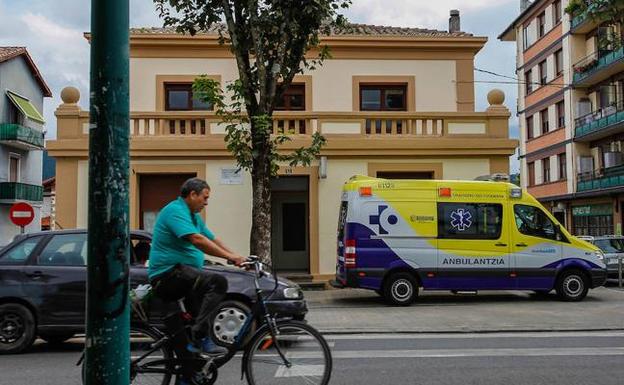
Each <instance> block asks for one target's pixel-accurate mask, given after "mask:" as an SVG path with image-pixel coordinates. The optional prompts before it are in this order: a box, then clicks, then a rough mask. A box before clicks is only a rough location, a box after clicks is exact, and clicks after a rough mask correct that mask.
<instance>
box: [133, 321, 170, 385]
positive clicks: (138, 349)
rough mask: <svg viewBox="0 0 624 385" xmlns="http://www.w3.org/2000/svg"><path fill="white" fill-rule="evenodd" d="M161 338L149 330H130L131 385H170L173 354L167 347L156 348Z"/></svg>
mask: <svg viewBox="0 0 624 385" xmlns="http://www.w3.org/2000/svg"><path fill="white" fill-rule="evenodd" d="M159 339H160V336H159V335H158V334H156V333H155V332H153V331H152V330H149V329H144V328H135V327H133V328H131V330H130V383H131V384H132V385H169V384H170V382H171V374H172V370H173V368H172V364H171V363H172V360H173V352H171V350H169V348H168V347H167V346H166V345H162V346H159V347H156V346H155V344H156V342H157V341H158V340H159Z"/></svg>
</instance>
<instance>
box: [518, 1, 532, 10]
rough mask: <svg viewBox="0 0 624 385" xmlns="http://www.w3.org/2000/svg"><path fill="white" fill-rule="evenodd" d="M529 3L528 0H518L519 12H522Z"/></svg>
mask: <svg viewBox="0 0 624 385" xmlns="http://www.w3.org/2000/svg"><path fill="white" fill-rule="evenodd" d="M529 5H531V1H530V0H520V12H524V11H525V10H526V9H527V8H529Z"/></svg>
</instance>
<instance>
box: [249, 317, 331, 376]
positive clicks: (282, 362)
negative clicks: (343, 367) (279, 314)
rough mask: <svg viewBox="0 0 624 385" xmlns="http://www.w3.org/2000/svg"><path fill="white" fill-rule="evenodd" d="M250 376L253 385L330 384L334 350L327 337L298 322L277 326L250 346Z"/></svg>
mask: <svg viewBox="0 0 624 385" xmlns="http://www.w3.org/2000/svg"><path fill="white" fill-rule="evenodd" d="M248 348H249V352H248V357H247V363H246V368H245V369H246V371H245V373H246V376H247V382H248V383H249V385H280V384H285V385H286V384H288V385H293V384H306V385H326V384H328V383H329V379H330V376H331V371H332V357H331V351H330V350H329V346H328V345H327V342H326V341H325V339H324V338H323V336H322V335H321V334H320V333H319V332H318V331H317V330H316V329H314V328H313V327H311V326H309V325H308V324H305V323H303V322H298V321H286V322H280V323H278V324H277V327H276V330H275V335H273V333H272V332H271V330H270V328H266V329H263V330H261V331H259V332H258V334H257V335H256V336H255V337H254V339H253V340H252V342H251V343H250V344H249V345H248Z"/></svg>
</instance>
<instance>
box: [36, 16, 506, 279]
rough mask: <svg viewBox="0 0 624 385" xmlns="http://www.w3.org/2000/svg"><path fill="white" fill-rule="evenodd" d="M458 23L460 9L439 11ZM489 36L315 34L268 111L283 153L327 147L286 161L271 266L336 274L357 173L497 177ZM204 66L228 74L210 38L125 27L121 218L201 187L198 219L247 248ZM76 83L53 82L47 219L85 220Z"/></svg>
mask: <svg viewBox="0 0 624 385" xmlns="http://www.w3.org/2000/svg"><path fill="white" fill-rule="evenodd" d="M451 19H452V20H451V21H452V23H451V26H458V25H459V15H458V14H454V15H452V17H451ZM486 40H487V38H484V37H476V36H472V35H471V34H469V33H465V32H461V31H459V28H458V27H453V28H451V29H450V30H449V31H437V30H425V29H419V28H398V27H379V26H372V25H354V26H352V28H350V29H349V32H340V31H338V32H336V34H334V35H331V36H325V37H323V43H324V44H328V45H329V47H330V48H331V51H332V58H331V59H329V60H327V61H326V62H325V63H324V64H323V66H322V67H320V68H318V69H317V70H315V71H313V72H309V73H305V74H303V75H300V76H297V77H296V78H295V80H294V82H293V85H292V86H291V87H290V89H289V90H288V91H287V92H286V94H285V95H284V100H283V101H282V103H281V105H280V108H279V110H278V111H276V112H275V114H274V127H273V129H274V133H276V134H277V133H286V134H288V135H290V136H291V137H292V141H290V142H287V143H285V144H284V145H283V147H281V150H282V151H292V150H293V149H296V148H299V147H301V146H303V145H308V144H309V143H310V137H311V135H312V134H313V133H314V132H320V133H322V134H323V135H324V136H325V138H326V139H327V145H326V146H325V147H323V149H322V150H321V154H320V156H319V158H318V159H317V160H316V161H315V162H313V164H312V165H311V166H310V167H289V166H288V165H284V166H283V167H281V169H280V171H279V174H280V176H279V178H276V179H275V180H274V181H273V183H272V189H273V198H272V199H273V201H272V207H273V213H272V223H273V237H272V249H273V258H274V264H275V265H277V267H278V268H279V269H280V270H282V271H289V272H297V273H300V274H307V275H309V276H310V278H311V279H313V280H317V281H323V280H326V279H327V278H329V277H331V276H332V275H333V274H334V270H335V262H336V261H335V258H336V224H337V218H338V209H339V205H340V197H341V188H342V185H343V184H344V182H345V181H346V180H347V179H348V178H350V177H351V176H353V175H355V174H364V175H372V176H378V177H388V178H438V179H443V178H446V179H474V178H476V177H479V176H483V175H488V174H492V173H508V172H509V156H510V155H512V154H513V153H514V151H515V148H516V146H517V141H516V140H511V139H509V132H508V119H509V110H508V109H507V108H506V107H505V106H504V105H503V102H504V95H503V93H502V92H500V91H492V92H490V95H488V99H489V102H490V107H489V108H488V109H487V110H486V111H483V112H476V111H475V107H474V106H475V95H474V83H473V71H474V57H475V55H476V54H477V53H478V52H479V50H480V49H481V48H482V47H483V45H484V44H485V43H486ZM200 74H207V75H209V76H212V77H213V78H214V79H217V80H218V81H219V82H221V83H222V84H225V83H227V82H231V81H233V80H235V79H236V78H237V72H236V65H235V60H234V58H233V57H232V55H231V52H230V51H229V49H228V47H225V46H221V45H219V43H218V37H217V35H216V33H213V32H212V31H206V32H204V33H200V34H198V35H196V36H185V35H180V34H177V33H175V31H173V30H171V29H162V28H146V29H133V30H132V31H131V35H130V109H131V114H130V115H131V120H130V135H131V143H130V147H131V148H130V156H131V172H130V178H131V179H130V213H131V216H130V223H131V227H132V228H143V229H147V230H149V229H151V226H153V223H154V219H155V217H156V215H157V213H158V210H160V208H161V207H162V206H163V205H164V204H166V203H167V202H168V201H169V200H171V199H173V198H174V197H175V196H176V194H177V193H178V188H179V186H180V184H181V183H182V181H183V180H185V179H186V178H188V177H190V176H199V177H201V178H205V179H206V180H207V181H208V183H209V184H210V185H211V187H212V194H211V198H210V203H209V205H208V207H207V210H206V213H204V214H205V218H206V221H207V224H208V226H209V227H211V228H212V229H213V230H214V231H215V233H217V234H218V235H219V236H221V237H222V238H224V240H225V242H226V243H227V244H228V245H232V248H233V249H234V250H236V251H238V252H240V253H242V254H245V253H247V252H248V251H249V245H248V241H249V230H250V228H251V178H250V176H249V174H247V173H236V163H235V161H234V159H233V157H232V156H231V154H230V153H229V152H228V151H227V149H226V146H225V142H224V133H225V131H224V127H223V125H222V124H221V123H220V122H219V120H218V118H217V117H216V116H215V114H214V112H213V111H212V109H211V106H210V105H206V104H204V103H201V102H200V101H198V100H196V99H195V98H194V97H193V94H192V90H191V84H192V82H193V80H194V79H195V78H196V77H197V76H198V75H200ZM79 98H80V95H79V94H78V92H77V90H76V89H74V88H71V87H69V88H66V89H65V90H63V93H62V99H63V101H64V103H63V104H62V105H60V106H59V107H58V109H57V110H56V116H57V119H58V136H57V140H55V141H50V142H48V150H49V152H50V154H51V155H52V156H53V157H55V158H56V160H57V163H56V165H57V168H56V182H57V183H56V219H55V220H56V223H57V224H58V225H59V226H61V227H63V228H72V227H84V226H86V224H87V201H86V196H87V177H88V167H87V155H88V133H89V126H88V118H89V115H88V112H87V111H82V110H81V109H80V108H79V107H78V105H77V104H76V103H77V102H78V100H79Z"/></svg>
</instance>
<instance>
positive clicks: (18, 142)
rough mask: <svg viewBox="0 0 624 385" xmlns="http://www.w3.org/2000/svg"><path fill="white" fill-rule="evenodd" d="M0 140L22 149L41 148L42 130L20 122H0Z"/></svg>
mask: <svg viewBox="0 0 624 385" xmlns="http://www.w3.org/2000/svg"><path fill="white" fill-rule="evenodd" d="M0 142H1V143H5V144H8V145H14V146H16V147H19V148H24V149H42V148H43V132H41V131H39V130H35V129H33V128H30V127H25V126H22V125H20V124H13V123H0Z"/></svg>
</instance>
